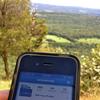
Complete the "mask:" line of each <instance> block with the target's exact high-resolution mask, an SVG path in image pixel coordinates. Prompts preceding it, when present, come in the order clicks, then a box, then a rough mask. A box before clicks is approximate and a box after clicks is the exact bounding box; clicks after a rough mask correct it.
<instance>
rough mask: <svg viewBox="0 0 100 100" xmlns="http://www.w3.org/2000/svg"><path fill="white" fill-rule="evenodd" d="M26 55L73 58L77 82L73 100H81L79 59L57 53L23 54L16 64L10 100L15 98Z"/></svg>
mask: <svg viewBox="0 0 100 100" xmlns="http://www.w3.org/2000/svg"><path fill="white" fill-rule="evenodd" d="M26 55H30V56H48V57H50V56H51V57H60V58H61V57H65V58H66V57H67V58H72V59H74V60H75V62H76V71H77V72H76V76H75V78H76V81H75V90H74V91H75V93H74V94H73V98H75V99H74V100H79V95H80V62H79V60H78V59H77V57H75V56H73V55H67V54H55V53H38V52H34V53H33V52H26V53H23V54H21V55H20V56H19V57H18V59H17V63H16V67H15V71H14V76H13V81H12V85H11V89H10V93H9V98H8V100H13V97H14V96H15V89H16V85H17V84H18V82H17V78H18V75H19V73H20V69H19V66H20V63H21V60H22V59H23V57H25V56H26Z"/></svg>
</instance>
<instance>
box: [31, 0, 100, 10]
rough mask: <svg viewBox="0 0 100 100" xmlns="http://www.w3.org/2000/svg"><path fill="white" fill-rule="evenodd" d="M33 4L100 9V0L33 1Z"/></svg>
mask: <svg viewBox="0 0 100 100" xmlns="http://www.w3.org/2000/svg"><path fill="white" fill-rule="evenodd" d="M31 1H32V2H33V3H42V4H53V5H61V6H79V7H84V8H95V9H100V0H31Z"/></svg>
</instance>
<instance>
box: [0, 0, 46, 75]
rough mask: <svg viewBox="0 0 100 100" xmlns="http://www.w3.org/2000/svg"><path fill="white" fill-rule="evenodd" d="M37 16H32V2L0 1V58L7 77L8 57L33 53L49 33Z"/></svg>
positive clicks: (18, 0)
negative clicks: (28, 52)
mask: <svg viewBox="0 0 100 100" xmlns="http://www.w3.org/2000/svg"><path fill="white" fill-rule="evenodd" d="M35 14H36V12H33V15H31V14H30V0H1V1H0V56H1V57H2V59H3V61H4V66H5V72H6V77H8V76H9V67H8V65H9V63H8V55H19V54H20V53H22V52H26V51H33V49H34V48H38V47H39V46H40V45H41V43H42V40H43V38H44V36H45V34H46V33H47V28H46V25H44V21H43V20H41V19H37V18H36V16H35ZM32 19H34V20H32ZM33 23H34V25H33Z"/></svg>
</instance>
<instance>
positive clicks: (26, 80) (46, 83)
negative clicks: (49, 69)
mask: <svg viewBox="0 0 100 100" xmlns="http://www.w3.org/2000/svg"><path fill="white" fill-rule="evenodd" d="M73 87H74V77H73V76H71V75H59V74H46V73H35V72H21V73H20V75H19V84H18V89H17V95H16V97H15V98H16V99H15V100H72V94H73Z"/></svg>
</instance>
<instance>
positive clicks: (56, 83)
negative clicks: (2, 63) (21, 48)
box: [8, 53, 80, 100]
mask: <svg viewBox="0 0 100 100" xmlns="http://www.w3.org/2000/svg"><path fill="white" fill-rule="evenodd" d="M79 85H80V64H79V60H78V59H77V58H76V57H75V56H71V55H62V54H48V53H24V54H22V55H21V56H20V57H19V58H18V60H17V64H16V68H15V72H14V77H13V82H12V86H11V90H10V94H9V99H8V100H79Z"/></svg>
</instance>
